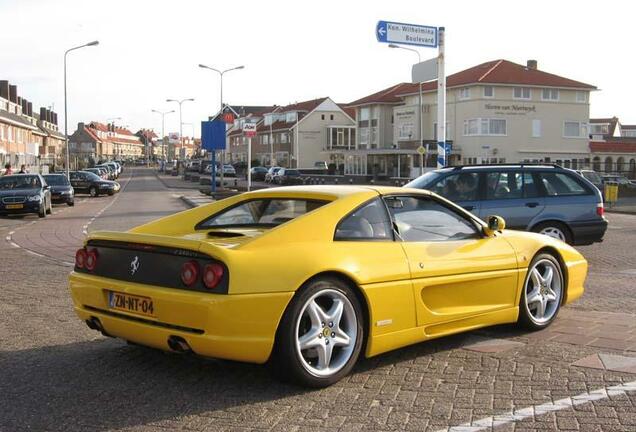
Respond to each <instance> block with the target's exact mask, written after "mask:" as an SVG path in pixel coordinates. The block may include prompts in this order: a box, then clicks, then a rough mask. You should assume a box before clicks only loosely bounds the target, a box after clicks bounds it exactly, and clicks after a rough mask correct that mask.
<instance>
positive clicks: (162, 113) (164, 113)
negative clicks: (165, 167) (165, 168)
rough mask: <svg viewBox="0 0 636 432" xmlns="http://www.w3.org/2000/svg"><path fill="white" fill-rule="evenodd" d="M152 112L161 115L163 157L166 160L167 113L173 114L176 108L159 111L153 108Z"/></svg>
mask: <svg viewBox="0 0 636 432" xmlns="http://www.w3.org/2000/svg"><path fill="white" fill-rule="evenodd" d="M152 112H153V113H157V114H160V115H161V158H162V159H164V160H165V155H164V151H163V149H164V148H165V144H166V143H164V142H163V140H165V139H166V132H165V120H166V114H172V113H173V112H174V110H170V111H158V110H156V109H153V110H152Z"/></svg>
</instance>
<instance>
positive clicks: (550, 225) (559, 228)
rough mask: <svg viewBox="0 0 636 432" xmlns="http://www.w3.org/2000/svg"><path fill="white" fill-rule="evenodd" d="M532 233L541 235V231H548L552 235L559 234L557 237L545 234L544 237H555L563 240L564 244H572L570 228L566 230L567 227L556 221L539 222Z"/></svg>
mask: <svg viewBox="0 0 636 432" xmlns="http://www.w3.org/2000/svg"><path fill="white" fill-rule="evenodd" d="M532 231H533V232H536V233H541V232H542V231H544V232H545V231H548V232H552V233H555V234H556V233H560V234H559V235H558V236H557V235H551V234H546V235H550V237H557V238H560V239H561V240H563V241H564V242H566V243H567V244H572V240H573V239H572V231H570V228H568V226H567V225H565V224H564V223H562V222H558V221H547V222H541V223H540V224H537V225H535V226H534V227H533V228H532Z"/></svg>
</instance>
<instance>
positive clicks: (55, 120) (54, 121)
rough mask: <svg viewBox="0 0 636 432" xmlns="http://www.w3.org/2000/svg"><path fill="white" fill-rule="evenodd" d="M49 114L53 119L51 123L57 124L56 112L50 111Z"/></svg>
mask: <svg viewBox="0 0 636 432" xmlns="http://www.w3.org/2000/svg"><path fill="white" fill-rule="evenodd" d="M51 114H53V121H51V123H53V124H54V125H55V126H57V113H56V112H54V113H51Z"/></svg>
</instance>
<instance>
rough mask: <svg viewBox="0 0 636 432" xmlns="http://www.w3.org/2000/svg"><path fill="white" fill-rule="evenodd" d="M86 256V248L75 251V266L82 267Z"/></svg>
mask: <svg viewBox="0 0 636 432" xmlns="http://www.w3.org/2000/svg"><path fill="white" fill-rule="evenodd" d="M86 258H87V254H86V249H84V248H82V249H78V250H77V252H75V267H77V268H81V269H83V268H84V266H85V265H86Z"/></svg>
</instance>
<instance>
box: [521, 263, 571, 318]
mask: <svg viewBox="0 0 636 432" xmlns="http://www.w3.org/2000/svg"><path fill="white" fill-rule="evenodd" d="M541 263H546V264H547V263H551V264H552V266H553V268H554V269H556V270H557V274H554V275H553V278H557V281H558V284H559V287H560V289H559V291H558V295H557V299H556V300H555V301H554V311H551V313H550V317H549V319H547V320H545V321H540V320H537V319H536V317H535V316H534V315H533V313H532V312H531V309H530V307H529V305H528V302H527V296H528V290H529V288H531V287H529V284H531V283H532V282H531V278H532V274H531V273H532V269H534V268H535V267H538V270H539V273H541V271H540V269H541ZM566 289H567V287H566V285H565V277H564V273H563V267H562V266H561V263H560V262H559V260H558V259H556V258H555V257H554V255H552V254H549V253H541V254H538V255H536V256H535V257H534V258H533V259H532V261H531V262H530V265H529V266H528V273H527V275H526V279H525V281H524V283H523V288H522V292H521V299H520V300H519V319H518V320H517V324H518V325H519V326H521V327H523V328H526V329H528V330H541V329H544V328H546V327H548V326H549V325H550V324H552V322H554V320H555V319H556V317H557V315H558V314H559V310H560V309H561V305H562V304H563V298H564V295H565V291H566ZM553 291H554V289H553ZM530 294H532V292H531V293H530ZM548 307H549V306H548ZM535 313H536V311H535Z"/></svg>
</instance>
